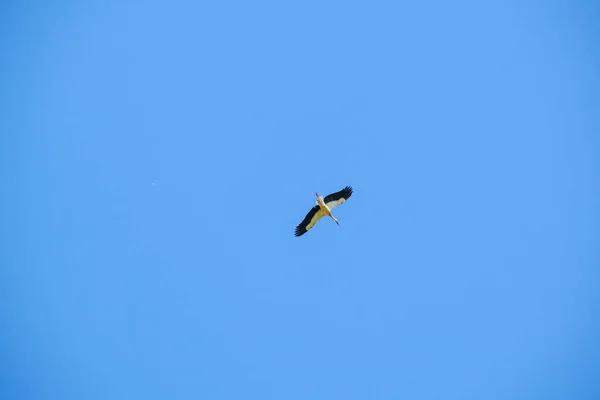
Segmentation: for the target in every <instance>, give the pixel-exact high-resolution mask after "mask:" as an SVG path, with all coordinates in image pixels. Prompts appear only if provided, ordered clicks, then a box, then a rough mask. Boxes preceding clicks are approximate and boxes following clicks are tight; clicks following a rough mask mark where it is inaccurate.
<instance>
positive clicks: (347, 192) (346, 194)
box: [340, 186, 354, 200]
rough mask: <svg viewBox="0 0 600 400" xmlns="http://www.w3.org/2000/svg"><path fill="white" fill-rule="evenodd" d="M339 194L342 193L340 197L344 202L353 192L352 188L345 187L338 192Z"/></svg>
mask: <svg viewBox="0 0 600 400" xmlns="http://www.w3.org/2000/svg"><path fill="white" fill-rule="evenodd" d="M340 192H341V193H342V196H343V197H344V198H345V199H346V200H348V198H350V196H352V193H353V192H354V190H353V189H352V186H346V187H345V188H343V189H342V190H340Z"/></svg>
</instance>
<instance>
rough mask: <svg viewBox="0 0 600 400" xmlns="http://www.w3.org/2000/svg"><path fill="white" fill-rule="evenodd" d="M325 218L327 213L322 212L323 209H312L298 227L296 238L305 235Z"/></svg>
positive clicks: (315, 207) (317, 207)
mask: <svg viewBox="0 0 600 400" xmlns="http://www.w3.org/2000/svg"><path fill="white" fill-rule="evenodd" d="M324 216H325V211H323V210H321V207H319V206H318V205H317V206H314V207H313V208H311V209H310V211H309V212H308V214H306V217H304V220H303V221H302V222H301V223H300V224H299V225H298V226H297V227H296V236H302V235H304V234H305V233H306V232H308V230H309V229H310V228H312V227H313V226H314V225H315V224H316V223H317V221H318V220H320V219H321V218H323V217H324Z"/></svg>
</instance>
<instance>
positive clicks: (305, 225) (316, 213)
mask: <svg viewBox="0 0 600 400" xmlns="http://www.w3.org/2000/svg"><path fill="white" fill-rule="evenodd" d="M315 194H316V195H317V205H316V206H314V207H313V208H311V209H310V211H309V212H308V214H306V217H304V220H303V221H302V222H301V223H300V225H298V226H297V227H296V236H302V235H304V234H305V233H306V232H308V230H309V229H310V228H312V227H313V226H314V225H315V224H316V223H317V221H318V220H320V219H321V218H323V217H325V216H329V217H331V218H332V219H333V220H334V221H335V223H336V224H338V226H339V225H340V223H339V222H338V220H337V219H336V218H335V217H334V216H333V215H332V214H331V210H332V209H333V208H334V207H337V206H339V205H340V204H342V203H343V202H345V201H346V200H348V199H349V198H350V196H352V188H351V187H350V186H346V187H345V188H343V189H342V190H340V191H339V192H335V193H331V194H330V195H327V196H325V198H323V196H319V193H315Z"/></svg>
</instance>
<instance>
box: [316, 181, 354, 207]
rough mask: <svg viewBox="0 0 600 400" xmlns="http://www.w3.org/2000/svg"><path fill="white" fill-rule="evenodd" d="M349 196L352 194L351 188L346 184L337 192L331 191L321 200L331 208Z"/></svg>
mask: <svg viewBox="0 0 600 400" xmlns="http://www.w3.org/2000/svg"><path fill="white" fill-rule="evenodd" d="M350 196H352V188H351V187H350V186H346V187H345V188H343V189H342V190H340V191H339V192H335V193H331V194H330V195H327V196H325V198H324V199H323V201H324V202H325V204H327V207H329V209H330V210H331V209H332V208H334V207H337V206H339V205H340V204H342V203H343V202H345V201H346V200H348V199H349V198H350Z"/></svg>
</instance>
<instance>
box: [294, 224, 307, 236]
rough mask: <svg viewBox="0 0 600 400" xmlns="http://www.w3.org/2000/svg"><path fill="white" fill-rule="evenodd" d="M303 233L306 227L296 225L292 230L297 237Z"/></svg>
mask: <svg viewBox="0 0 600 400" xmlns="http://www.w3.org/2000/svg"><path fill="white" fill-rule="evenodd" d="M305 233H306V229H304V228H303V227H301V226H297V227H296V230H295V231H294V236H296V237H299V236H302V235H304V234H305Z"/></svg>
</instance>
